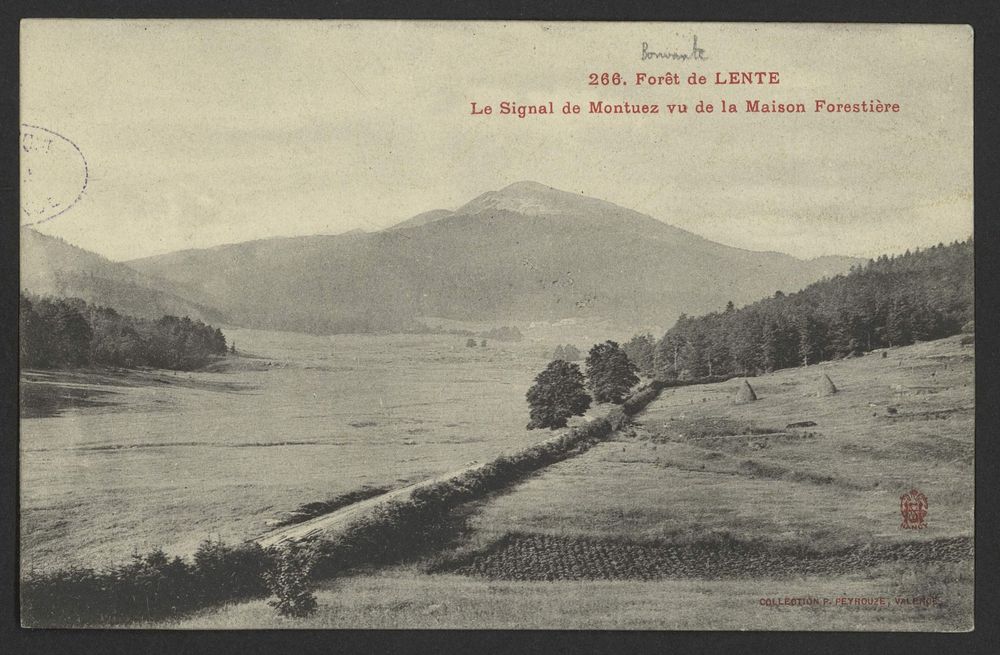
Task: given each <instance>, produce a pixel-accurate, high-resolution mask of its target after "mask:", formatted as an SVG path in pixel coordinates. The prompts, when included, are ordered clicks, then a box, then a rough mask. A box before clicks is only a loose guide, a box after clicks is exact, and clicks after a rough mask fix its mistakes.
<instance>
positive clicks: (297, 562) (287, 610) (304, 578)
mask: <svg viewBox="0 0 1000 655" xmlns="http://www.w3.org/2000/svg"><path fill="white" fill-rule="evenodd" d="M312 565H313V553H312V552H310V551H309V550H307V549H305V548H303V547H302V546H301V545H299V544H297V543H292V544H290V545H289V546H288V547H287V548H285V550H284V551H283V552H282V553H281V556H280V557H278V558H277V561H276V562H275V563H274V565H273V566H272V567H271V568H270V569H268V570H267V571H265V572H264V581H265V582H266V583H267V586H268V589H270V590H271V593H272V594H274V598H273V599H272V600H270V601H269V602H268V605H270V606H271V607H273V608H274V609H275V610H277V612H278V614H280V615H282V616H292V617H304V616H309V615H310V614H312V613H313V612H315V611H316V606H317V603H316V596H315V595H314V594H313V592H312V589H311V588H310V584H309V574H310V571H311V570H312Z"/></svg>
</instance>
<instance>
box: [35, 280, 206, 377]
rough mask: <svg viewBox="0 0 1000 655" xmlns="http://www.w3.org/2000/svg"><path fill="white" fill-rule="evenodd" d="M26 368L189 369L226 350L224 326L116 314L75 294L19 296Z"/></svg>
mask: <svg viewBox="0 0 1000 655" xmlns="http://www.w3.org/2000/svg"><path fill="white" fill-rule="evenodd" d="M20 331H21V340H20V356H21V366H22V367H24V368H75V367H80V366H115V367H121V368H134V367H137V366H150V367H154V368H166V369H174V370H191V369H195V368H198V367H200V366H204V365H205V364H207V363H208V362H209V361H210V360H211V359H212V357H213V356H215V355H225V354H226V338H225V337H224V336H223V334H222V330H220V329H218V328H214V327H212V326H211V325H206V324H204V323H202V322H201V321H197V320H191V319H190V318H188V317H184V318H177V317H176V316H163V317H162V318H160V319H158V320H155V321H153V320H148V319H142V318H135V317H133V316H128V315H124V314H119V313H118V312H116V311H115V310H113V309H109V308H107V307H97V306H95V305H91V304H88V303H86V302H84V301H83V300H80V299H79V298H39V297H33V296H26V295H24V294H21V308H20Z"/></svg>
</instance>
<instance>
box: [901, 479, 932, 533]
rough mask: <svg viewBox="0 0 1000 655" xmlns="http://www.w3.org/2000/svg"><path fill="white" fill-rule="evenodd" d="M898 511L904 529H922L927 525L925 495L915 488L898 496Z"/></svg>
mask: <svg viewBox="0 0 1000 655" xmlns="http://www.w3.org/2000/svg"><path fill="white" fill-rule="evenodd" d="M899 513H900V514H902V515H903V522H902V523H901V524H900V526H899V527H901V528H903V529H904V530H922V529H923V528H926V527H927V496H925V495H924V494H922V493H920V492H919V491H917V490H916V489H910V490H909V491H908V492H906V493H905V494H903V495H902V496H900V497H899Z"/></svg>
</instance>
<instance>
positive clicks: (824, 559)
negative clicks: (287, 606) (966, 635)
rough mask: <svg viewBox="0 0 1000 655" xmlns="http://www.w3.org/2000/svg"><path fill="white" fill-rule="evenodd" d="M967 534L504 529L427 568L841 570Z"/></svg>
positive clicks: (930, 554) (541, 573)
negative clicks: (606, 534)
mask: <svg viewBox="0 0 1000 655" xmlns="http://www.w3.org/2000/svg"><path fill="white" fill-rule="evenodd" d="M972 553H973V544H972V539H971V538H968V537H952V538H942V539H934V540H928V541H911V542H907V543H875V544H866V545H863V546H857V547H853V548H845V549H840V550H836V551H829V552H823V551H815V550H809V549H804V548H797V547H790V546H786V545H768V544H765V543H758V542H738V541H722V542H712V543H693V544H668V543H659V542H640V541H626V540H620V539H582V538H578V537H564V536H555V535H544V534H522V533H508V534H506V535H504V536H503V537H502V538H500V539H498V540H497V541H495V542H494V543H493V544H491V545H490V546H489V547H487V548H485V549H483V550H480V551H477V552H474V553H471V554H469V555H466V556H464V557H462V558H460V559H455V560H450V561H444V562H442V563H439V564H437V565H435V567H434V568H433V569H432V572H448V573H458V574H461V575H469V576H475V577H483V578H489V579H494V580H524V581H551V580H656V579H665V578H702V579H709V580H718V579H726V578H753V577H769V576H789V575H841V574H848V573H856V572H860V571H865V570H868V569H871V568H873V567H876V566H879V565H882V564H889V563H896V562H899V563H904V562H905V563H908V564H922V563H928V564H930V563H941V562H961V561H967V560H971V559H972Z"/></svg>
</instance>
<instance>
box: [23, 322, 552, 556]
mask: <svg viewBox="0 0 1000 655" xmlns="http://www.w3.org/2000/svg"><path fill="white" fill-rule="evenodd" d="M226 336H227V338H228V339H229V340H230V341H235V342H236V344H237V347H238V348H239V349H240V350H241V352H251V353H254V354H255V355H256V357H254V358H240V359H237V360H235V361H234V362H230V363H229V364H228V365H226V366H220V367H216V368H220V369H223V368H224V369H226V372H196V373H175V372H169V371H152V372H140V373H123V374H112V373H108V372H76V373H47V372H37V373H35V372H26V374H25V375H24V376H22V391H23V393H25V394H28V395H29V396H31V397H30V398H29V400H30V401H31V402H30V403H28V405H29V406H30V407H31V408H32V409H31V411H28V412H25V413H24V414H23V416H24V418H23V419H22V422H21V442H20V444H21V476H22V477H21V480H22V482H21V493H22V496H21V510H22V523H21V529H22V549H23V550H22V553H23V560H22V564H23V566H24V567H25V568H31V567H37V568H48V567H52V566H65V565H68V564H72V563H75V564H80V565H85V566H98V567H99V566H101V565H102V564H104V563H108V562H111V561H119V560H122V559H127V558H128V556H129V554H130V553H131V552H132V550H133V549H134V548H138V549H139V550H142V551H145V550H148V549H149V548H150V547H154V546H161V547H163V548H164V550H166V551H167V552H168V553H171V554H189V553H191V552H192V551H193V550H194V548H195V547H196V546H197V544H198V542H199V541H201V540H202V539H205V538H207V537H209V536H210V535H211V536H212V537H213V538H218V537H221V538H222V539H223V540H226V541H229V542H238V541H242V540H243V539H246V538H249V537H252V536H255V535H257V534H261V533H263V532H265V531H266V530H267V529H268V525H267V523H268V522H269V521H272V520H274V519H275V518H277V517H279V516H280V515H281V513H282V512H289V511H292V510H294V509H295V508H297V507H299V506H300V505H303V504H306V503H310V502H316V501H323V500H326V499H328V498H331V497H333V496H336V495H337V494H340V493H344V492H349V491H352V490H357V489H359V488H361V487H362V486H364V485H373V486H383V487H398V486H402V485H405V484H407V483H411V482H416V481H418V480H422V479H425V478H428V477H432V476H434V475H437V474H441V473H444V472H447V471H450V470H453V469H457V468H461V467H462V466H464V465H466V464H468V463H469V462H471V461H473V460H478V461H484V460H486V459H490V458H493V457H496V456H497V455H499V454H501V453H503V452H511V451H514V450H517V449H519V448H522V447H524V446H525V445H528V444H531V443H535V442H537V441H540V440H542V439H544V438H547V437H548V436H549V434H548V433H547V432H546V433H545V434H540V433H538V432H534V433H529V432H528V431H526V430H525V429H524V426H525V424H526V423H527V420H528V417H527V405H526V403H525V401H524V393H525V391H526V390H527V388H528V386H529V385H530V383H531V379H532V378H533V377H534V375H535V374H536V373H537V371H538V370H539V369H540V368H541V367H543V366H544V365H545V363H546V362H547V361H548V359H547V358H548V355H549V353H551V349H552V347H553V346H552V345H551V344H547V343H538V342H535V341H532V340H531V339H527V340H525V341H523V342H517V343H504V342H499V341H490V342H489V343H488V345H487V347H486V348H480V347H478V346H477V347H476V348H466V347H465V345H464V344H465V337H462V336H457V335H391V336H375V335H367V336H363V335H343V336H334V337H316V336H307V335H298V334H288V333H268V332H261V331H250V330H237V329H233V330H227V332H226Z"/></svg>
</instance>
